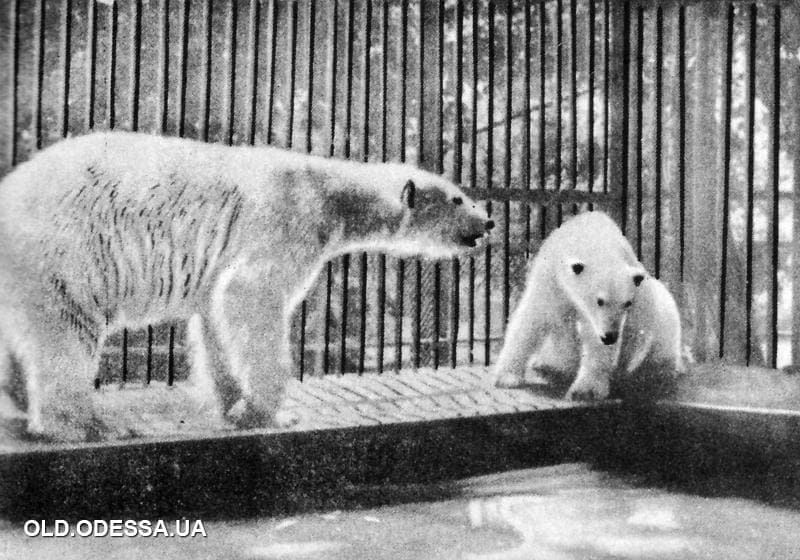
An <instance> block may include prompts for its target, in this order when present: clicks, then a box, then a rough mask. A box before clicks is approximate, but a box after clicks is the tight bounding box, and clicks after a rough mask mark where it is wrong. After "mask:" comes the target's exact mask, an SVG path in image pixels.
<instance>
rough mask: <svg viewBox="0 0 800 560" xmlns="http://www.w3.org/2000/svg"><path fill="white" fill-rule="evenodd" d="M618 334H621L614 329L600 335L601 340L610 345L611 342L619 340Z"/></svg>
mask: <svg viewBox="0 0 800 560" xmlns="http://www.w3.org/2000/svg"><path fill="white" fill-rule="evenodd" d="M618 336H619V335H618V334H617V333H615V332H614V331H609V332H607V333H606V334H604V335H603V336H601V337H600V342H602V343H603V344H605V345H606V346H610V345H611V344H614V343H615V342H616V341H617V337H618Z"/></svg>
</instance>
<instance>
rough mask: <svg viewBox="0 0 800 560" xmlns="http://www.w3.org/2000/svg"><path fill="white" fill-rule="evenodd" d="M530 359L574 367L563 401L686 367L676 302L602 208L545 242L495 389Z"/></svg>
mask: <svg viewBox="0 0 800 560" xmlns="http://www.w3.org/2000/svg"><path fill="white" fill-rule="evenodd" d="M531 357H532V362H533V366H534V368H536V369H541V370H555V371H556V372H557V373H567V372H571V373H574V372H575V368H576V367H577V375H576V376H575V379H574V381H573V382H572V385H571V386H570V388H569V390H568V391H567V397H568V398H573V399H579V400H581V399H603V398H606V397H607V396H608V395H609V390H610V387H611V382H612V381H614V379H613V377H615V376H616V377H618V378H619V377H622V378H624V377H629V378H630V377H631V376H633V375H635V374H641V375H643V376H644V377H646V378H647V379H648V380H650V381H652V382H653V383H657V384H661V383H662V382H663V380H661V379H659V377H660V376H663V375H667V376H669V375H671V374H674V373H675V372H678V371H680V370H681V369H682V368H683V365H682V360H681V330H680V316H679V314H678V308H677V306H676V304H675V301H674V299H673V298H672V296H671V295H670V293H669V291H668V290H667V289H666V287H664V285H663V284H661V283H660V282H659V281H658V280H656V279H655V278H651V277H648V276H647V274H646V272H645V271H644V269H643V268H642V265H641V264H640V263H639V262H638V260H637V259H636V255H635V254H634V252H633V249H632V248H631V246H630V244H629V243H628V241H627V240H626V239H625V237H624V236H623V235H622V232H621V231H620V229H619V227H617V225H616V224H615V223H614V221H613V220H611V218H609V217H608V216H607V215H606V214H603V213H601V212H586V213H583V214H580V215H578V216H576V217H574V218H572V219H570V220H569V221H567V222H566V223H565V224H563V225H562V226H561V227H560V228H558V229H557V230H555V231H554V232H553V233H552V234H551V235H550V236H548V237H547V238H546V239H545V241H544V243H542V246H541V248H540V250H539V252H538V253H537V255H536V257H535V258H534V260H533V263H532V265H531V269H530V272H529V274H528V278H527V281H526V287H525V291H524V293H523V295H522V298H521V300H520V303H519V305H518V306H517V308H516V309H515V311H514V314H513V315H512V317H511V320H510V321H509V325H508V329H507V331H506V338H505V343H504V345H503V349H502V350H501V352H500V356H499V357H498V360H497V365H496V366H495V371H496V383H497V385H499V386H504V387H513V386H518V385H521V384H523V383H524V377H525V369H526V365H527V362H528V359H529V358H531ZM653 372H655V374H653ZM621 381H623V383H624V381H625V380H624V379H622V380H621Z"/></svg>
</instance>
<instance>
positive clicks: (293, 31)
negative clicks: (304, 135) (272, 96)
mask: <svg viewBox="0 0 800 560" xmlns="http://www.w3.org/2000/svg"><path fill="white" fill-rule="evenodd" d="M288 48H289V63H288V65H287V66H288V74H289V75H288V76H287V79H288V82H289V91H288V99H287V105H288V107H289V115H288V117H287V119H286V147H287V148H289V149H290V150H291V149H292V147H293V146H294V90H295V74H296V72H295V65H296V63H297V2H296V1H293V2H292V3H291V8H290V12H289V40H288Z"/></svg>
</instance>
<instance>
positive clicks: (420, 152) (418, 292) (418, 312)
mask: <svg viewBox="0 0 800 560" xmlns="http://www.w3.org/2000/svg"><path fill="white" fill-rule="evenodd" d="M424 13H425V3H424V2H420V3H419V19H418V20H417V25H418V29H417V35H418V36H419V53H418V54H419V90H418V91H419V98H418V100H417V109H418V113H417V128H418V133H417V167H420V168H424V165H425V146H424V143H423V140H424V137H425V76H424V70H425V20H424ZM421 335H422V261H421V260H420V259H419V258H417V259H414V329H413V342H414V369H417V368H419V366H420V354H421V350H422V348H421V346H422V341H421Z"/></svg>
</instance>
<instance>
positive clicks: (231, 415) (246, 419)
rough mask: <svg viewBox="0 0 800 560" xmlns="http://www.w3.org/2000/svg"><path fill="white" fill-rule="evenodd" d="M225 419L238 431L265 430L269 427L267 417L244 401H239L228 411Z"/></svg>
mask: <svg viewBox="0 0 800 560" xmlns="http://www.w3.org/2000/svg"><path fill="white" fill-rule="evenodd" d="M227 418H228V420H229V421H230V422H232V423H233V424H234V425H235V426H236V427H237V428H238V429H240V430H249V429H252V428H265V427H269V425H270V418H269V416H268V415H266V414H264V413H263V412H261V411H259V410H258V409H256V408H255V407H254V406H253V405H251V404H250V403H248V402H247V401H246V400H244V399H239V401H238V402H237V403H236V404H234V405H233V406H232V407H231V408H230V410H228V413H227Z"/></svg>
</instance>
